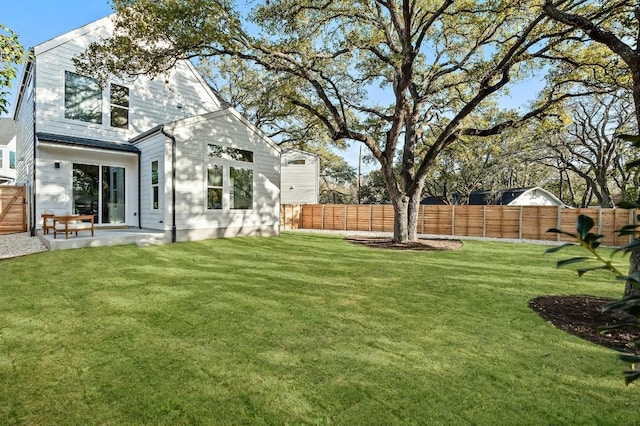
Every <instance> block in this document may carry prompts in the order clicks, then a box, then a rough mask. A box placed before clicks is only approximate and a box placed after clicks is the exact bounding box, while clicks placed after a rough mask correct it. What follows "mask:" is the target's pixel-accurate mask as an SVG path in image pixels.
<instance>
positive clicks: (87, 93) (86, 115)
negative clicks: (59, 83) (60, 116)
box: [64, 71, 102, 124]
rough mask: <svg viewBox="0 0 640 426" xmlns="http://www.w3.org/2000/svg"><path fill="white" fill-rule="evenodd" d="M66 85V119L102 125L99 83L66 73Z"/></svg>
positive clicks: (88, 78)
mask: <svg viewBox="0 0 640 426" xmlns="http://www.w3.org/2000/svg"><path fill="white" fill-rule="evenodd" d="M64 83H65V85H64V116H65V118H70V119H72V120H80V121H86V122H88V123H96V124H102V89H101V88H100V85H99V84H98V82H97V81H96V80H94V79H93V78H90V77H85V76H83V75H79V74H75V73H72V72H69V71H66V72H65V78H64Z"/></svg>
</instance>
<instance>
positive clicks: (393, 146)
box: [78, 0, 565, 241]
mask: <svg viewBox="0 0 640 426" xmlns="http://www.w3.org/2000/svg"><path fill="white" fill-rule="evenodd" d="M114 4H115V6H116V9H117V11H118V17H117V21H116V35H115V37H114V38H112V39H111V40H109V41H107V42H106V43H103V44H100V45H93V46H91V48H90V49H89V51H88V52H87V54H85V55H84V57H83V58H82V60H81V61H80V62H79V63H78V66H79V69H80V70H81V72H92V74H93V75H94V76H97V77H100V76H101V75H102V76H103V77H105V76H107V75H109V74H113V73H115V74H126V75H128V76H134V75H138V74H148V75H152V76H153V75H158V74H160V73H162V72H165V71H166V70H168V69H170V68H171V67H172V66H173V64H175V61H177V60H180V59H191V58H196V57H198V58H202V57H215V56H220V55H229V56H233V57H237V58H240V59H243V60H246V61H249V62H252V63H255V64H257V65H259V66H261V67H262V68H263V69H264V70H265V72H266V73H268V74H267V75H274V76H278V77H280V78H283V79H285V80H286V81H287V87H288V89H289V90H283V91H282V92H281V93H282V100H283V102H286V103H287V104H288V105H290V106H292V107H296V113H295V115H296V117H297V118H298V119H299V120H300V122H301V123H306V121H307V120H308V119H311V120H315V121H318V122H320V123H321V124H322V125H323V126H324V130H325V132H326V134H327V136H328V138H329V139H331V140H334V141H341V140H350V141H355V142H359V143H362V144H364V145H365V146H366V147H367V148H368V149H369V151H370V153H371V156H372V157H374V158H375V159H376V161H378V163H379V164H380V168H381V172H382V175H383V177H384V181H385V184H386V187H387V190H388V192H389V195H390V198H391V201H392V204H393V206H394V213H395V226H394V240H395V241H405V240H408V239H415V238H416V237H417V219H418V207H419V203H420V199H421V196H422V190H423V188H424V185H425V179H426V178H427V174H428V171H429V170H430V169H431V167H432V166H433V163H434V160H435V159H436V158H437V156H438V155H439V154H440V153H441V152H442V151H443V150H444V149H446V148H447V147H449V146H451V145H453V144H456V143H458V141H459V140H460V139H461V138H462V137H465V136H476V137H485V136H490V135H495V134H498V133H500V132H501V131H503V130H504V129H505V128H509V127H514V126H517V125H519V124H521V123H522V122H524V121H526V120H527V119H530V118H532V117H535V116H537V115H539V114H541V113H542V112H543V111H544V110H545V109H546V108H547V107H548V106H549V105H550V104H552V103H553V102H555V101H556V100H557V98H558V93H559V92H558V91H549V92H548V96H547V97H546V98H545V100H544V101H543V102H540V103H539V104H537V105H535V106H534V107H532V109H531V110H530V111H528V112H526V113H523V114H519V115H513V116H506V115H498V116H494V117H491V119H490V120H486V121H485V123H486V126H483V127H475V124H476V123H478V122H482V121H481V120H478V118H479V117H483V116H484V114H485V113H486V111H487V110H488V109H490V108H492V107H494V105H495V102H496V99H497V96H498V95H499V94H500V93H502V92H503V91H504V90H505V89H506V88H507V87H508V86H509V85H510V84H512V83H513V82H514V81H517V80H518V79H520V78H526V77H528V76H530V75H531V74H532V73H533V72H534V71H540V70H542V69H544V68H543V67H544V65H545V61H546V60H547V59H546V58H545V54H546V53H548V52H549V51H550V49H551V46H550V44H549V40H551V39H550V37H551V36H553V37H556V38H557V37H559V36H561V34H562V31H557V30H556V29H555V28H554V27H553V26H552V25H551V24H550V23H549V22H547V21H546V19H545V17H544V15H543V14H542V11H541V10H540V9H537V8H536V6H537V5H536V3H535V2H528V1H525V2H522V1H516V0H492V1H486V0H482V1H481V0H477V1H474V0H465V1H455V2H454V1H453V0H445V1H443V2H439V3H434V2H428V1H415V0H414V1H410V0H403V1H400V0H372V1H356V2H353V1H328V2H322V3H318V2H317V1H311V0H272V1H268V2H266V1H265V2H264V3H258V4H257V6H256V7H255V8H254V9H253V10H252V11H251V14H250V16H249V18H250V19H251V21H252V24H253V25H254V26H255V27H254V28H258V30H256V31H254V32H253V33H252V34H249V33H248V32H247V31H245V30H244V29H243V28H242V23H241V20H240V18H239V14H238V13H236V12H234V11H232V10H231V8H230V5H229V4H227V2H224V1H205V0H197V1H188V2H187V1H181V0H177V1H171V2H169V1H166V2H164V1H155V0H116V1H115V2H114ZM83 64H84V65H83ZM94 71H95V72H94ZM556 89H558V87H556ZM562 96H565V94H564V93H561V94H560V97H562ZM303 127H304V126H303ZM398 163H399V170H400V172H399V173H396V172H395V170H396V169H397V167H396V166H397V164H398Z"/></svg>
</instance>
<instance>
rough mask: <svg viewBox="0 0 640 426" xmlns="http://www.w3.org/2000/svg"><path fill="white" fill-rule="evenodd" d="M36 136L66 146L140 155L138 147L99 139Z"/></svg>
mask: <svg viewBox="0 0 640 426" xmlns="http://www.w3.org/2000/svg"><path fill="white" fill-rule="evenodd" d="M36 136H37V137H38V140H40V141H43V142H44V141H47V142H55V143H59V144H64V145H75V146H81V147H86V148H98V149H106V150H109V151H121V152H133V153H138V152H140V150H139V149H138V147H136V146H134V145H129V144H123V143H117V142H107V141H101V140H97V139H87V138H78V137H74V136H65V135H54V134H51V133H37V134H36Z"/></svg>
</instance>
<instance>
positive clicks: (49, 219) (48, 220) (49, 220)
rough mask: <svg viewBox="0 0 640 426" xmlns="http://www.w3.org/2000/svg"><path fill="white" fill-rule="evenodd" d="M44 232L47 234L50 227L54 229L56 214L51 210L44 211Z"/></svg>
mask: <svg viewBox="0 0 640 426" xmlns="http://www.w3.org/2000/svg"><path fill="white" fill-rule="evenodd" d="M41 216H42V234H44V235H47V234H48V233H49V230H50V229H53V218H54V216H55V214H53V212H50V211H49V210H47V211H45V213H42V215H41Z"/></svg>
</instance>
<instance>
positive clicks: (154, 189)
mask: <svg viewBox="0 0 640 426" xmlns="http://www.w3.org/2000/svg"><path fill="white" fill-rule="evenodd" d="M158 181H159V180H158V162H157V161H152V162H151V193H152V194H153V195H152V197H153V199H152V201H151V207H152V208H153V209H154V210H158V204H159V200H160V188H159V187H158Z"/></svg>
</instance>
